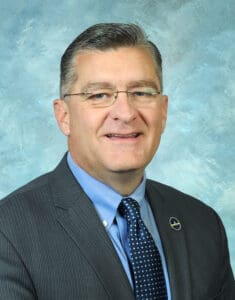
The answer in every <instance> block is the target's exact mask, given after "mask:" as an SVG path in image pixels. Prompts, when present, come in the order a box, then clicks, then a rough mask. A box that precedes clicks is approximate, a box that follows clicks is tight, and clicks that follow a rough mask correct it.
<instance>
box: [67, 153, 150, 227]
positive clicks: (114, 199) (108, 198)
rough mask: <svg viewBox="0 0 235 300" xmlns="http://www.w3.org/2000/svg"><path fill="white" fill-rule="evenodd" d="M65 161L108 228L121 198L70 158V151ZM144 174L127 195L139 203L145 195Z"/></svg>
mask: <svg viewBox="0 0 235 300" xmlns="http://www.w3.org/2000/svg"><path fill="white" fill-rule="evenodd" d="M67 162H68V166H69V168H70V170H71V171H72V173H73V175H74V177H75V178H76V180H77V181H78V182H79V184H80V185H81V187H82V189H83V190H84V192H85V193H86V194H87V195H88V197H89V198H90V199H91V201H92V202H93V204H94V206H95V208H96V210H97V213H98V215H99V216H100V219H101V220H102V222H103V224H104V226H105V227H106V229H107V230H109V228H110V226H111V225H112V223H113V221H114V218H115V216H116V212H117V208H118V206H119V204H120V202H121V200H122V198H123V196H122V195H120V194H118V193H117V192H116V191H115V190H113V189H112V188H111V187H109V186H108V185H106V184H104V183H103V182H101V181H99V180H97V179H95V178H94V177H92V176H91V175H89V174H88V173H87V172H86V171H84V170H83V169H82V168H81V167H79V166H78V165H77V164H76V163H75V162H74V161H73V159H72V157H71V154H70V152H68V155H67ZM145 185H146V176H145V174H144V176H143V180H142V182H141V183H140V185H139V186H138V187H137V188H136V189H135V191H134V192H133V193H132V194H131V195H129V196H128V197H130V198H133V199H135V200H136V201H137V202H138V203H139V204H140V205H141V202H142V201H143V200H144V197H145Z"/></svg>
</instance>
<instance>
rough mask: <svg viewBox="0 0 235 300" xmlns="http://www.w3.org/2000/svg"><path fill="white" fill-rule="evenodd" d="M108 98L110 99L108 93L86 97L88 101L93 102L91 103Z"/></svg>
mask: <svg viewBox="0 0 235 300" xmlns="http://www.w3.org/2000/svg"><path fill="white" fill-rule="evenodd" d="M108 98H110V93H92V94H89V95H88V97H87V99H88V100H93V101H97V100H106V99H108Z"/></svg>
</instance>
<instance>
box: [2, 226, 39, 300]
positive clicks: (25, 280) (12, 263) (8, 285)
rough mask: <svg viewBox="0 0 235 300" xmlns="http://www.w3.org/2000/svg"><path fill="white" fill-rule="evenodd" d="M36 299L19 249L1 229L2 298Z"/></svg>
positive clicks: (3, 299)
mask: <svg viewBox="0 0 235 300" xmlns="http://www.w3.org/2000/svg"><path fill="white" fill-rule="evenodd" d="M5 299H7V300H36V297H35V292H34V287H33V284H32V281H31V279H30V276H29V274H28V272H27V270H26V268H25V266H24V263H23V261H22V259H21V257H20V255H19V254H18V253H17V250H16V249H15V247H14V246H13V245H12V243H11V242H10V241H9V240H8V239H7V237H6V236H5V235H4V234H3V233H2V232H1V231H0V300H5Z"/></svg>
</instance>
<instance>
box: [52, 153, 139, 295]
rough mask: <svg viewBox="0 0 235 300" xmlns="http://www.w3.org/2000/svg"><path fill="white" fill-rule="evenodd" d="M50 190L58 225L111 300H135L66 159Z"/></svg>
mask: <svg viewBox="0 0 235 300" xmlns="http://www.w3.org/2000/svg"><path fill="white" fill-rule="evenodd" d="M51 189H52V193H53V198H54V203H55V207H56V217H57V220H58V222H59V223H60V224H61V226H62V227H63V228H64V229H65V231H66V232H67V233H68V235H69V236H70V238H72V239H73V241H74V242H75V244H76V245H77V246H78V247H79V249H80V251H81V252H82V253H83V255H84V258H85V259H87V261H89V263H90V265H91V266H92V267H93V269H94V271H95V272H96V274H98V277H99V279H100V280H101V282H102V284H103V286H104V288H105V290H106V291H107V294H109V297H110V299H130V300H131V299H134V296H133V292H132V289H131V287H130V284H129V281H128V279H127V276H126V273H125V271H124V269H123V267H122V265H121V262H120V260H119V257H118V255H117V253H116V251H115V249H114V247H113V244H112V242H111V240H110V238H109V237H108V234H107V233H106V230H105V228H104V226H103V225H102V223H101V221H100V219H99V217H98V215H97V213H96V210H95V208H94V206H93V204H92V203H91V201H90V199H89V198H88V197H87V196H86V194H85V193H84V192H83V191H82V189H81V187H80V186H79V184H78V183H77V182H76V180H75V179H74V177H73V175H72V173H71V171H70V170H69V169H68V166H67V162H66V158H64V159H63V160H62V162H61V163H60V165H59V166H58V167H57V169H56V170H55V172H54V178H53V181H52V184H51ZM117 283H118V284H117Z"/></svg>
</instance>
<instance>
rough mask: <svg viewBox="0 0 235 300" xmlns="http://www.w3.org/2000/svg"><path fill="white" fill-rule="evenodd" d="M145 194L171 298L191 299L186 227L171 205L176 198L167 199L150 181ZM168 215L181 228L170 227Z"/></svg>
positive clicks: (165, 194)
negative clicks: (165, 268) (157, 232)
mask: <svg viewBox="0 0 235 300" xmlns="http://www.w3.org/2000/svg"><path fill="white" fill-rule="evenodd" d="M147 195H148V199H149V202H150V205H151V208H152V211H153V214H154V217H155V221H156V223H157V226H158V230H159V234H160V237H161V242H162V245H163V249H164V254H165V257H166V263H167V268H168V274H169V280H170V287H171V295H172V299H173V300H181V299H192V296H191V281H190V271H189V253H188V250H187V244H186V236H185V230H186V228H184V223H183V216H181V215H180V214H179V212H178V210H177V205H174V206H173V205H172V203H173V202H174V201H177V199H169V195H167V193H164V192H163V191H161V189H158V188H156V184H154V185H153V183H151V181H148V182H147ZM170 217H176V218H177V219H178V220H180V223H181V225H182V228H181V230H179V231H176V230H174V229H172V228H171V226H170V224H169V219H170Z"/></svg>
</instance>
